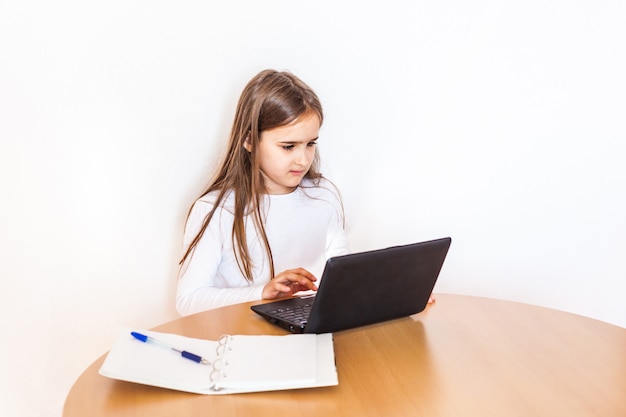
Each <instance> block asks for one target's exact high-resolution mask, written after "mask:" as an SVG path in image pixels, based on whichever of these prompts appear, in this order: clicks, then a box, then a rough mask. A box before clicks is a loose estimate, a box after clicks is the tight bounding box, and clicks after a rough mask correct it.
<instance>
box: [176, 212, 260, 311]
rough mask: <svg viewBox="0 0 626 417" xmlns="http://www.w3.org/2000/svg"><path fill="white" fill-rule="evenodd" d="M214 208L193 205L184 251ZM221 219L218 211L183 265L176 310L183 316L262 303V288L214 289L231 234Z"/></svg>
mask: <svg viewBox="0 0 626 417" xmlns="http://www.w3.org/2000/svg"><path fill="white" fill-rule="evenodd" d="M212 207H213V206H212V204H210V203H208V202H206V201H198V202H196V203H195V204H194V206H193V208H192V210H191V212H190V214H189V217H188V219H187V224H186V226H185V233H184V238H183V244H184V248H187V247H188V246H189V245H190V243H191V241H192V240H193V239H194V237H195V236H196V235H197V233H198V231H199V230H200V228H201V227H202V223H203V222H204V219H205V217H206V215H207V214H208V213H209V212H210V210H211V209H212ZM221 215H222V213H221V212H220V211H219V210H218V211H216V213H215V215H214V217H213V219H211V222H210V223H209V226H208V227H207V229H206V231H205V232H204V234H203V235H202V237H201V238H200V240H199V241H198V244H197V245H196V247H195V248H194V250H193V252H192V253H191V254H190V255H189V256H188V257H187V259H186V260H185V262H184V263H183V264H182V265H181V268H180V272H179V278H178V287H177V293H176V309H177V310H178V312H179V313H180V314H181V315H183V316H186V315H189V314H194V313H198V312H201V311H205V310H210V309H214V308H218V307H223V306H225V305H229V304H235V303H240V302H245V301H252V300H259V299H261V297H262V292H263V285H261V284H257V285H254V284H250V285H246V286H241V287H233V288H218V287H217V286H216V285H215V277H216V275H217V271H218V267H219V265H220V262H221V259H222V247H223V244H224V239H230V233H232V231H231V229H230V228H228V230H226V228H224V227H223V226H224V225H223V224H222V221H221Z"/></svg>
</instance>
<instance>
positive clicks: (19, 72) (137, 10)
mask: <svg viewBox="0 0 626 417" xmlns="http://www.w3.org/2000/svg"><path fill="white" fill-rule="evenodd" d="M625 21H626V8H625V3H624V2H619V1H608V0H600V1H578V2H571V1H568V0H531V1H524V2H521V1H489V0H479V1H473V2H466V1H461V0H456V1H455V0H451V1H446V2H428V1H408V0H407V1H400V0H389V1H384V2H382V1H381V2H371V1H370V2H368V1H354V2H348V1H344V2H336V1H316V2H293V1H288V0H284V1H278V0H265V1H262V2H261V1H252V0H251V1H230V2H226V1H224V2H220V3H217V2H208V1H199V0H197V1H192V0H190V1H181V2H173V1H169V2H165V1H148V0H141V1H120V0H115V1H107V2H104V1H103V2H85V1H78V0H75V1H72V0H59V1H54V2H46V1H34V0H31V1H24V0H19V1H18V0H15V1H7V0H4V1H0V137H1V141H0V193H1V194H0V195H1V196H2V203H1V204H0V277H1V278H2V283H3V285H2V287H3V290H2V292H1V294H2V295H0V320H1V322H0V325H1V329H2V333H3V336H2V342H1V343H0V350H1V354H0V369H2V372H0V414H2V415H6V416H18V415H23V416H27V415H28V416H58V415H60V413H61V409H62V404H63V401H64V398H65V396H66V394H67V392H68V390H69V389H70V387H71V385H72V383H73V382H74V381H75V380H76V378H77V377H78V376H79V375H80V373H81V372H82V370H83V369H84V368H85V367H87V366H88V365H89V364H90V363H91V362H92V361H93V360H94V359H96V358H97V357H98V356H100V355H101V354H102V353H104V352H105V351H106V350H107V349H108V348H109V346H110V343H111V341H112V338H113V336H114V334H115V333H116V332H117V330H118V328H119V327H120V326H133V327H151V326H155V325H157V324H159V323H162V322H164V321H167V320H170V319H174V318H176V317H177V315H176V313H175V311H174V308H173V303H174V300H173V297H174V289H175V275H176V269H177V268H176V267H177V259H178V256H179V254H180V253H179V249H180V239H181V230H182V225H183V221H184V217H185V214H186V210H187V207H188V205H189V204H190V203H191V202H192V200H193V198H194V196H195V194H196V193H197V192H199V190H200V188H201V186H202V185H203V184H204V183H205V182H206V181H207V179H208V177H209V175H210V172H211V167H212V166H213V165H214V162H215V159H216V158H217V157H218V155H219V152H220V150H221V146H222V143H223V139H224V137H225V136H226V133H227V130H228V127H229V124H230V121H231V118H232V115H233V111H234V105H235V101H236V99H237V95H238V94H239V92H240V91H241V88H242V87H243V85H244V84H245V82H247V80H248V79H249V78H250V77H251V76H252V75H254V74H255V73H256V72H257V71H259V70H261V69H264V68H268V67H270V68H277V69H289V70H292V71H293V72H295V73H296V74H297V75H299V76H301V77H302V78H303V79H304V80H305V81H307V82H308V83H309V84H311V85H312V86H313V87H314V88H315V89H316V90H317V92H318V93H319V95H320V96H321V98H322V101H323V103H324V105H325V109H326V114H327V119H326V123H325V125H324V127H323V130H322V139H321V140H320V148H321V152H322V156H323V161H324V168H325V173H326V174H327V175H328V176H329V177H331V178H332V179H333V180H334V181H335V182H336V183H337V184H338V185H339V186H340V187H341V188H342V191H343V193H344V197H345V205H346V211H347V215H348V221H349V227H350V236H351V240H352V246H353V249H354V250H363V249H370V248H378V247H383V246H386V245H392V244H400V243H408V242H412V241H417V240H425V239H430V238H437V237H441V236H444V235H450V236H452V237H453V240H454V242H453V247H452V249H451V252H450V254H449V258H448V260H447V263H446V265H445V267H444V270H443V272H442V275H441V277H440V282H439V283H438V286H437V291H439V292H455V293H465V294H477V295H483V296H490V297H497V298H503V299H511V300H518V301H522V302H526V303H532V304H539V305H544V306H549V307H553V308H557V309H562V310H567V311H571V312H575V313H578V314H582V315H586V316H590V317H593V318H597V319H600V320H605V321H608V322H611V323H615V324H617V325H620V326H624V327H626V303H624V299H625V296H626V273H625V269H624V254H625V253H626V236H625V232H626V224H625V221H624V215H623V213H624V212H626V195H625V192H624V189H625V188H626V187H625V185H626V168H625V166H626V164H624V163H623V160H624V156H625V154H624V151H623V145H622V144H623V142H624V139H626V127H625V126H626V124H625V115H626V101H624V97H626V81H625V77H624V74H626V56H625V54H626V52H625V51H626V25H624V24H623V23H624V22H625Z"/></svg>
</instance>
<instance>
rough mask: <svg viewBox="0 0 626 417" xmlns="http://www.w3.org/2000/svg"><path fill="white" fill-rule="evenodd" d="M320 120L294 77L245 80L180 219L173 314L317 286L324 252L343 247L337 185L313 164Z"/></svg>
mask: <svg viewBox="0 0 626 417" xmlns="http://www.w3.org/2000/svg"><path fill="white" fill-rule="evenodd" d="M322 121H323V113H322V106H321V104H320V102H319V99H318V97H317V96H316V94H315V93H314V92H313V90H311V88H310V87H309V86H307V85H306V84H305V83H304V82H302V81H301V80H300V79H298V78H297V77H295V76H294V75H292V74H290V73H288V72H277V71H273V70H265V71H262V72H261V73H259V74H257V75H256V76H255V77H254V78H252V80H250V81H249V82H248V84H247V85H246V87H245V88H244V90H243V92H242V94H241V97H240V99H239V103H238V105H237V111H236V114H235V120H234V123H233V127H232V131H231V134H230V139H229V143H228V148H227V152H226V155H225V158H224V160H223V161H222V163H221V165H220V167H219V169H218V171H217V173H216V176H215V177H214V179H213V180H212V182H211V183H210V185H209V186H208V187H207V188H206V189H205V190H204V192H203V193H202V197H200V198H199V199H198V200H197V201H196V202H195V203H194V205H193V206H192V207H191V209H190V211H189V215H188V217H187V222H186V226H185V236H184V248H185V253H184V255H183V258H182V260H181V269H180V274H179V281H178V291H177V295H176V308H177V310H178V311H179V313H180V314H182V315H188V314H192V313H196V312H199V311H203V310H208V309H212V308H216V307H220V306H224V305H228V304H234V303H239V302H244V301H252V300H260V299H274V298H279V297H285V296H291V295H293V294H295V293H296V292H298V291H303V290H316V289H317V287H316V284H315V283H316V281H317V278H316V275H319V274H320V273H321V272H322V270H323V267H324V264H325V261H326V259H327V258H329V257H332V256H337V255H343V254H346V253H348V244H347V239H346V234H345V230H344V218H343V209H342V204H341V200H340V197H339V193H338V191H337V190H336V188H335V187H334V186H333V185H332V184H331V183H330V182H329V181H328V180H326V179H325V178H324V177H323V176H322V174H321V173H320V172H319V155H318V152H317V141H318V139H319V130H320V126H321V124H322Z"/></svg>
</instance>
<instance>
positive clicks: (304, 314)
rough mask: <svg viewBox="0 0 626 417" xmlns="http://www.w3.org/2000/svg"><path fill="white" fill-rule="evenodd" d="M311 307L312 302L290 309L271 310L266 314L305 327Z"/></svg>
mask: <svg viewBox="0 0 626 417" xmlns="http://www.w3.org/2000/svg"><path fill="white" fill-rule="evenodd" d="M312 306H313V303H312V302H306V303H303V304H298V305H295V306H292V307H280V308H277V309H276V310H271V311H269V312H268V313H270V314H273V315H275V316H277V317H280V318H281V319H283V320H285V321H289V322H293V323H298V324H301V325H305V324H306V322H307V320H308V319H309V314H310V313H311V307H312Z"/></svg>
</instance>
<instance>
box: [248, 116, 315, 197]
mask: <svg viewBox="0 0 626 417" xmlns="http://www.w3.org/2000/svg"><path fill="white" fill-rule="evenodd" d="M319 130H320V120H319V117H317V115H316V114H315V113H313V112H309V113H305V114H303V115H302V116H300V117H299V118H297V119H296V120H294V121H293V122H291V123H290V124H288V125H285V126H281V127H277V128H274V129H269V130H264V131H262V132H261V136H260V141H259V145H258V147H257V151H258V157H259V161H260V165H261V174H262V175H263V178H264V180H265V186H266V187H267V192H268V194H288V193H290V192H292V191H293V190H295V188H296V187H297V186H298V184H300V181H302V178H303V177H304V176H305V174H306V173H307V172H308V171H309V168H310V167H311V164H312V163H313V158H314V156H315V146H316V145H317V139H318V137H319ZM246 147H248V146H246Z"/></svg>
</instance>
